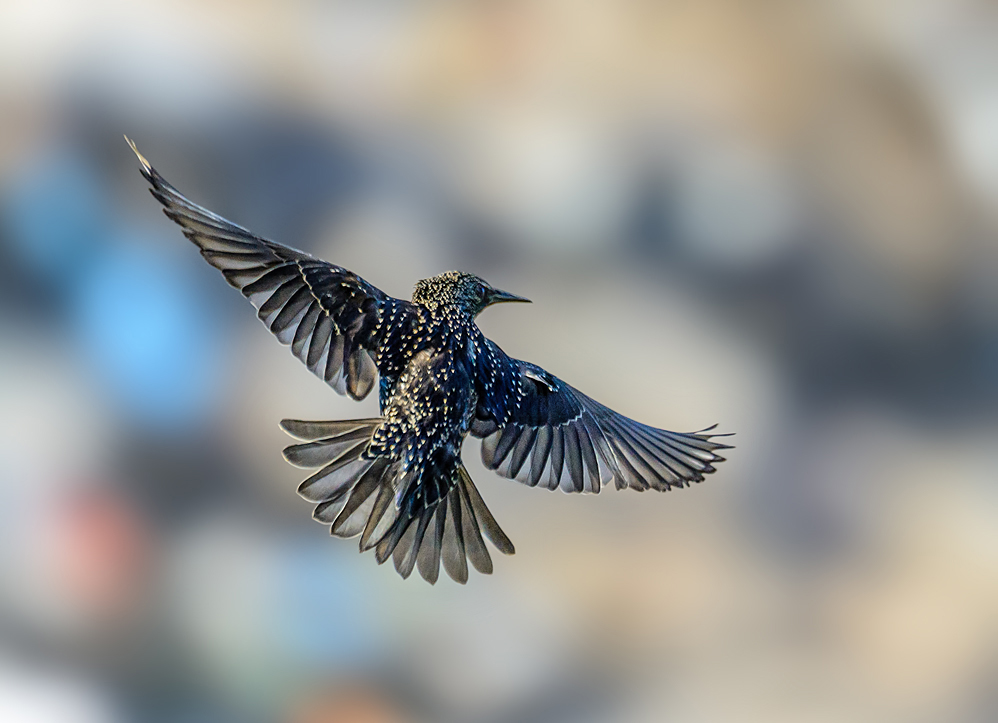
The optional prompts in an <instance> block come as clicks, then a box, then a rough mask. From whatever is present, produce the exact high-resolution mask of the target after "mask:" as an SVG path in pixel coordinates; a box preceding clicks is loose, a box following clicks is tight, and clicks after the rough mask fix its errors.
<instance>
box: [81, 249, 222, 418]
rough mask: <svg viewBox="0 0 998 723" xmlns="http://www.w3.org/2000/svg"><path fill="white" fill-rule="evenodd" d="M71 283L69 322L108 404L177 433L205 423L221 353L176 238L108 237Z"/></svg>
mask: <svg viewBox="0 0 998 723" xmlns="http://www.w3.org/2000/svg"><path fill="white" fill-rule="evenodd" d="M110 241H111V242H110V243H109V244H108V246H107V248H105V249H104V251H103V252H101V253H99V254H97V255H96V256H95V258H94V259H93V260H92V262H91V264H90V268H89V270H88V272H87V273H85V274H82V275H81V278H80V279H79V280H78V284H77V289H78V292H77V293H76V294H74V298H73V299H72V300H71V309H70V321H71V323H72V326H73V328H74V331H75V332H76V336H77V339H78V343H79V344H80V345H81V349H82V351H83V354H84V356H85V358H86V359H87V360H88V361H89V362H90V363H91V364H92V365H93V366H94V367H95V370H96V372H97V374H98V375H99V376H100V378H101V380H102V382H103V386H104V388H105V389H106V390H108V392H109V394H110V395H111V397H112V398H111V399H110V400H109V401H111V402H112V403H114V404H115V405H117V406H119V407H121V408H122V409H123V410H124V411H125V412H126V414H127V415H128V416H129V417H131V418H133V419H134V420H135V421H137V422H139V423H143V424H147V425H150V426H153V427H155V428H157V429H159V430H162V431H181V430H183V429H185V428H187V427H189V426H191V425H196V424H197V423H198V422H200V421H202V420H203V419H205V418H206V417H207V415H208V414H209V412H210V411H211V409H212V407H213V405H214V403H215V401H216V398H217V397H216V395H217V389H218V382H219V379H220V371H221V370H220V366H221V353H220V351H221V350H220V348H219V343H218V341H217V339H216V337H215V335H214V334H213V333H212V329H211V324H210V316H209V315H207V314H206V313H205V309H204V307H205V306H206V304H203V303H201V302H202V301H203V300H202V299H201V298H200V295H199V293H198V289H197V287H196V284H195V282H194V280H193V278H192V277H191V274H190V273H189V271H188V270H187V269H186V268H185V267H184V266H182V265H180V264H178V263H176V262H175V261H174V258H173V256H172V255H171V254H168V253H167V252H165V251H163V250H161V249H168V248H170V244H171V242H174V241H175V239H166V238H162V237H158V236H155V235H152V236H151V237H150V235H149V234H141V233H133V234H131V235H130V236H128V237H125V238H112V239H111V240H110Z"/></svg>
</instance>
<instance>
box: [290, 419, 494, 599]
mask: <svg viewBox="0 0 998 723" xmlns="http://www.w3.org/2000/svg"><path fill="white" fill-rule="evenodd" d="M381 422H382V419H381V418H380V417H376V418H373V419H354V420H345V421H330V422H307V421H300V420H293V419H285V420H283V421H282V422H281V428H282V429H283V430H284V431H285V432H287V433H288V434H290V435H291V436H293V437H296V438H298V439H300V440H302V442H303V443H302V444H293V445H291V446H289V447H287V448H286V449H285V450H284V458H285V459H286V460H288V462H290V463H291V464H293V465H295V466H297V467H304V468H310V469H314V468H318V470H317V471H316V472H315V473H314V474H312V475H311V476H310V477H308V478H307V479H306V480H305V481H304V482H302V483H301V485H299V487H298V494H300V495H301V496H302V497H304V498H305V499H306V500H308V501H310V502H315V503H316V507H315V511H314V512H313V517H314V518H315V519H316V520H318V521H319V522H322V523H323V524H328V525H329V526H330V533H331V534H333V535H335V536H337V537H343V538H349V537H355V536H357V535H360V551H361V552H364V551H366V550H370V549H371V548H377V549H376V553H375V554H376V558H377V561H378V564H381V563H383V562H384V561H385V560H387V559H388V558H389V557H392V559H393V562H394V564H395V569H396V570H397V571H398V573H399V574H400V575H401V576H402V577H403V578H408V577H409V575H410V574H412V571H413V569H414V568H415V567H418V568H419V573H420V575H422V577H423V579H425V580H426V581H427V582H429V583H430V584H433V583H435V582H436V581H437V578H438V577H439V574H440V563H441V562H443V566H444V569H445V570H446V571H447V574H448V575H450V576H451V577H452V578H453V579H454V580H456V581H457V582H459V583H462V584H464V583H465V582H467V581H468V560H471V564H472V565H473V566H474V568H475V569H476V570H478V571H479V572H481V573H484V574H486V575H488V574H490V573H491V572H492V558H491V557H490V556H489V552H488V549H487V548H486V546H485V542H484V539H488V540H489V541H490V542H491V543H492V544H493V545H494V546H495V547H496V548H497V549H498V550H499V551H500V552H503V553H505V554H507V555H512V554H513V552H514V548H513V543H512V542H510V540H509V538H508V537H507V536H506V534H505V533H504V532H503V531H502V529H501V528H500V527H499V524H498V523H497V522H496V520H495V518H494V517H493V516H492V513H491V512H490V511H489V509H488V507H487V506H486V505H485V501H484V500H483V499H482V496H481V495H480V494H479V492H478V490H477V489H476V487H475V483H474V482H473V481H472V480H471V477H470V475H469V474H468V471H467V470H466V469H465V468H464V465H463V464H462V463H461V461H460V460H459V459H453V458H452V459H451V460H449V461H448V462H449V463H448V465H447V467H446V469H442V470H437V469H428V470H427V471H426V472H424V473H423V477H424V479H423V480H421V481H420V482H419V483H418V484H417V485H414V489H413V490H410V491H409V492H408V493H407V494H405V496H404V500H403V502H402V505H401V506H400V507H399V506H396V504H395V496H396V488H397V486H398V482H399V476H400V465H399V464H398V463H397V462H392V461H391V460H388V459H385V458H384V457H373V458H371V457H368V456H367V455H365V454H364V452H365V451H366V450H367V447H368V444H369V443H370V441H371V438H372V436H373V435H374V432H375V431H376V430H377V428H378V427H379V426H380V425H381ZM430 490H432V493H431V492H430ZM483 535H484V539H483Z"/></svg>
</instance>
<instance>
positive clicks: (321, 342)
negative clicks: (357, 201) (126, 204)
mask: <svg viewBox="0 0 998 723" xmlns="http://www.w3.org/2000/svg"><path fill="white" fill-rule="evenodd" d="M126 140H128V139H127V138H126ZM128 144H129V145H130V146H131V147H132V150H133V151H135V155H136V156H138V158H139V161H140V162H141V163H142V175H143V176H145V178H146V180H147V181H149V183H150V184H151V186H152V188H151V189H150V191H151V192H152V195H153V196H155V197H156V199H157V200H158V201H159V202H160V203H162V204H163V212H164V213H165V214H166V215H167V216H168V217H169V218H171V219H172V220H173V221H175V222H176V223H177V224H178V225H180V227H181V228H182V229H183V232H184V235H185V236H187V238H189V239H190V240H191V241H193V242H194V243H195V244H196V245H197V246H198V248H200V249H201V255H202V256H204V258H205V260H207V261H208V263H209V264H211V265H212V266H214V267H215V268H216V269H218V270H219V271H221V272H222V275H223V276H225V280H226V281H228V282H229V283H230V284H231V285H232V286H235V287H236V288H237V289H239V290H240V291H241V292H242V293H243V296H245V297H246V298H247V299H249V300H250V301H251V302H252V303H253V305H254V306H255V307H256V308H257V315H258V316H259V317H260V320H261V321H263V323H264V324H265V325H266V326H267V328H268V329H270V330H271V331H272V332H273V333H274V334H275V335H276V336H277V339H278V340H279V341H280V342H281V343H282V344H286V345H287V344H290V345H291V351H292V352H293V353H294V355H295V356H296V357H298V358H299V359H301V360H302V361H303V362H304V363H305V364H306V365H307V366H308V368H309V369H310V370H312V372H313V373H314V374H316V375H317V376H319V377H321V378H322V379H324V380H325V381H326V382H327V383H328V384H329V385H330V386H332V387H333V388H334V389H335V390H336V391H338V392H339V393H340V394H349V395H350V396H351V397H352V398H354V399H363V398H364V397H366V396H367V394H368V393H369V392H370V391H371V389H372V388H373V387H374V382H375V379H376V377H377V374H378V372H379V371H381V372H382V373H385V371H386V369H385V368H386V366H388V365H390V364H391V360H390V359H387V358H383V354H382V350H384V349H387V348H390V345H389V343H388V342H389V341H390V340H389V339H387V338H386V337H387V336H388V335H389V334H400V333H404V330H405V328H406V327H407V325H408V324H409V323H411V320H412V305H411V304H410V303H409V302H407V301H402V300H400V299H396V298H393V297H391V296H388V295H387V294H385V293H384V292H383V291H381V290H379V289H377V288H375V287H374V286H372V285H371V284H369V283H367V282H366V281H364V279H362V278H360V277H359V276H357V275H356V274H354V273H352V272H350V271H347V270H346V269H344V268H340V267H339V266H334V265H333V264H330V263H327V262H325V261H322V260H321V259H316V258H313V257H312V256H310V255H309V254H306V253H304V252H303V251H298V250H296V249H293V248H289V247H287V246H282V245H281V244H278V243H274V242H273V241H268V240H267V239H264V238H261V237H259V236H257V235H255V234H253V233H252V232H250V231H248V230H246V229H245V228H243V227H242V226H237V225H236V224H234V223H232V222H231V221H227V220H225V219H224V218H222V217H221V216H218V215H216V214H214V213H212V212H211V211H209V210H207V209H205V208H202V207H201V206H198V205H197V204H195V203H192V202H191V201H189V200H187V199H186V198H185V197H184V196H183V194H181V193H180V192H179V191H178V190H177V189H175V188H174V187H173V186H171V185H170V184H169V183H167V182H166V180H165V179H164V178H163V177H162V176H161V175H159V173H158V172H157V171H156V169H155V168H153V167H152V166H151V165H150V164H149V162H148V161H147V160H146V159H145V158H143V156H142V154H141V153H139V151H138V149H137V148H136V147H135V144H134V143H132V141H131V140H128Z"/></svg>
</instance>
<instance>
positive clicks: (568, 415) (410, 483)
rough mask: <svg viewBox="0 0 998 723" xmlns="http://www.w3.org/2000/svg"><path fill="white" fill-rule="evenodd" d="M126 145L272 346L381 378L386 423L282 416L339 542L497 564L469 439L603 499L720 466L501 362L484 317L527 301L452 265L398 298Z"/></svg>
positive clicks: (334, 369)
mask: <svg viewBox="0 0 998 723" xmlns="http://www.w3.org/2000/svg"><path fill="white" fill-rule="evenodd" d="M126 140H127V139H126ZM128 143H129V145H131V147H132V150H133V151H134V152H135V154H136V156H138V159H139V161H140V163H141V164H142V165H141V171H142V175H143V176H145V178H146V180H147V181H148V182H149V183H150V184H151V186H152V188H151V189H150V190H151V192H152V195H153V196H154V197H155V198H156V199H157V200H158V201H159V202H160V203H161V204H163V207H164V209H163V210H164V212H165V213H166V215H167V216H168V217H169V218H170V219H172V220H173V221H175V222H176V223H177V224H179V225H180V227H181V228H182V230H183V233H184V235H185V236H187V238H189V239H190V240H191V241H193V242H194V243H195V244H196V245H197V246H198V248H199V249H200V250H201V255H202V256H203V257H204V258H205V259H206V260H207V261H208V263H210V264H211V265H212V266H214V267H215V268H217V269H218V270H219V271H221V272H222V274H223V276H225V280H226V281H228V282H229V284H231V285H232V286H235V287H236V288H237V289H239V290H240V291H241V292H242V294H243V296H245V297H246V298H248V299H249V300H250V301H251V302H252V303H253V305H254V306H255V307H256V308H257V315H258V316H259V317H260V319H261V320H262V321H263V323H264V324H265V325H266V326H267V328H269V329H270V331H271V332H273V333H274V334H275V335H276V336H277V339H278V341H280V342H281V343H282V344H285V345H290V347H291V351H292V353H293V354H294V355H295V356H296V357H298V358H299V359H300V360H301V361H303V362H304V363H305V365H306V366H307V367H308V368H309V369H310V370H311V371H312V372H313V373H314V374H316V375H317V376H319V377H321V378H322V379H323V380H324V381H325V382H326V383H327V384H329V385H330V386H331V387H333V388H334V389H335V390H336V391H337V392H339V393H340V394H346V395H348V396H350V397H351V398H353V399H358V400H359V399H363V398H364V397H366V396H367V395H368V393H369V392H370V391H371V390H372V389H374V385H375V382H377V381H379V380H380V382H379V384H378V397H379V402H380V409H381V416H380V417H376V418H372V419H353V420H347V421H319V422H317V421H300V420H292V419H285V420H284V421H282V422H281V427H282V428H283V429H284V431H285V432H287V433H288V434H289V435H291V436H292V437H294V438H296V439H298V440H300V441H301V442H300V443H299V444H293V445H291V446H289V447H287V448H286V449H285V450H284V457H285V459H287V460H288V461H289V462H290V463H291V464H293V465H296V466H298V467H303V468H308V469H315V470H317V471H316V472H314V473H313V474H312V475H311V476H309V477H308V478H307V479H306V480H305V481H304V482H302V483H301V485H300V486H299V487H298V493H299V494H300V495H301V496H302V497H304V498H305V499H306V500H308V501H309V502H312V503H315V505H316V507H315V510H314V513H313V516H314V518H315V519H316V520H318V521H320V522H322V523H324V524H327V525H329V526H330V531H331V533H332V534H333V535H336V536H337V537H344V538H349V537H354V536H357V535H359V536H360V550H361V552H363V551H365V550H369V549H372V548H374V550H375V556H376V558H377V561H378V563H379V564H381V563H383V562H384V561H385V560H387V559H388V557H389V556H391V557H392V558H393V560H394V564H395V569H396V570H397V571H398V573H399V574H400V575H401V576H402V577H403V578H406V577H408V576H409V575H410V574H411V573H412V571H413V568H414V567H418V568H419V572H420V574H421V575H422V576H423V578H425V579H426V580H427V581H429V582H430V583H431V584H432V583H434V582H436V580H437V577H438V575H439V570H440V563H441V561H442V562H443V566H444V569H445V570H446V571H447V573H448V574H449V575H450V576H451V577H452V578H453V579H454V580H456V581H457V582H459V583H464V582H466V581H467V579H468V561H469V560H470V561H471V564H472V565H473V566H474V567H475V569H477V570H478V571H479V572H482V573H486V574H488V573H491V572H492V559H491V557H490V556H489V551H488V549H487V548H486V546H485V542H484V539H488V540H489V541H490V542H491V543H492V544H493V545H494V546H495V547H496V548H497V549H498V550H499V551H500V552H503V553H505V554H507V555H511V554H513V543H512V542H510V540H509V538H508V537H507V536H506V535H505V533H504V532H503V531H502V529H500V527H499V525H498V524H497V523H496V520H495V518H494V517H493V516H492V513H491V512H490V511H489V509H488V507H486V505H485V502H484V500H483V499H482V497H481V495H480V494H479V492H478V490H477V489H476V487H475V484H474V482H472V480H471V477H470V476H469V475H468V471H467V470H466V469H465V467H464V464H463V463H462V461H461V445H462V442H463V441H464V438H465V437H466V436H467V435H468V434H472V435H474V436H476V437H479V438H481V439H482V461H483V462H484V463H485V466H486V467H488V468H489V469H492V470H495V471H496V472H497V473H498V474H500V475H502V476H503V477H507V478H510V479H515V480H518V481H520V482H522V483H524V484H527V485H529V486H531V487H544V488H546V489H549V490H554V489H561V490H563V491H565V492H592V493H596V492H599V491H600V489H601V487H602V486H603V485H606V484H609V482H610V481H611V480H612V481H613V484H614V485H615V486H616V487H617V488H618V489H622V488H625V487H630V488H632V489H636V490H639V491H640V490H646V489H649V488H650V489H654V490H660V491H665V490H669V489H671V488H673V487H685V486H687V485H689V483H690V482H700V481H701V480H702V479H703V476H704V475H705V474H709V473H711V472H713V471H714V464H715V463H717V462H720V461H722V460H723V457H721V456H719V455H718V454H717V450H719V449H725V448H728V445H724V444H721V443H719V442H717V441H715V438H716V437H717V436H719V435H716V434H712V433H711V430H712V429H713V428H714V427H708V428H707V429H704V430H701V431H699V432H693V433H689V434H683V433H678V432H669V431H666V430H664V429H656V428H654V427H649V426H647V425H645V424H641V423H640V422H636V421H634V420H633V419H628V418H627V417H624V416H623V415H620V414H617V413H616V412H614V411H612V410H610V409H608V408H607V407H604V406H603V405H602V404H600V403H599V402H596V401H595V400H593V399H590V398H589V397H587V396H586V395H585V394H583V393H582V392H580V391H579V390H577V389H575V388H573V387H571V386H569V385H568V384H566V383H565V382H563V381H562V380H561V379H559V378H558V377H556V376H554V375H553V374H550V373H549V372H547V371H545V370H544V369H541V368H540V367H539V366H536V365H534V364H531V363H529V362H525V361H520V360H518V359H513V358H511V357H509V356H507V355H506V354H505V353H504V352H503V350H502V349H500V348H499V346H498V345H497V344H496V343H495V342H493V341H491V340H490V339H487V338H486V337H485V335H484V334H482V332H481V330H479V328H478V326H477V325H476V324H475V318H476V317H477V316H478V314H479V313H481V311H482V310H483V309H485V308H486V307H488V306H491V305H492V304H497V303H502V302H522V301H527V299H524V298H522V297H520V296H515V295H514V294H510V293H508V292H505V291H500V290H498V289H495V288H493V287H492V286H490V285H489V284H488V283H486V282H485V281H484V280H482V279H481V278H479V277H478V276H475V275H473V274H468V273H462V272H458V271H448V272H446V273H443V274H440V275H439V276H434V277H433V278H431V279H424V280H422V281H419V282H418V283H417V284H416V287H415V290H414V291H413V294H412V300H411V301H404V300H402V299H396V298H393V297H391V296H389V295H387V294H385V293H384V292H382V291H380V290H379V289H377V288H375V287H374V286H372V285H371V284H369V283H367V282H366V281H365V280H364V279H362V278H360V277H359V276H357V275H356V274H354V273H352V272H350V271H347V270H346V269H344V268H341V267H339V266H334V265H333V264H330V263H327V262H325V261H322V260H320V259H317V258H314V257H312V256H310V255H309V254H306V253H304V252H302V251H297V250H295V249H293V248H289V247H287V246H282V245H281V244H278V243H274V242H273V241H268V240H266V239H264V238H261V237H260V236H257V235H255V234H253V233H252V232H250V231H248V230H247V229H245V228H243V227H241V226H237V225H236V224H234V223H232V222H230V221H227V220H225V219H224V218H222V217H221V216H218V215H216V214H214V213H212V212H211V211H208V210H206V209H204V208H202V207H201V206H198V205H196V204H194V203H192V202H191V201H189V200H187V198H185V197H184V196H183V195H182V194H181V193H180V192H179V191H177V190H176V189H175V188H174V187H173V186H171V185H170V184H169V183H167V182H166V181H165V180H164V179H163V177H162V176H160V175H159V173H158V172H157V171H156V170H155V169H154V168H153V167H152V166H151V165H149V162H148V161H146V159H145V158H143V156H142V154H140V153H139V151H138V149H137V148H136V147H135V144H134V143H132V141H130V140H129V141H128ZM715 426H716V425H715ZM483 538H484V539H483Z"/></svg>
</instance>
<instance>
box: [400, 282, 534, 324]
mask: <svg viewBox="0 0 998 723" xmlns="http://www.w3.org/2000/svg"><path fill="white" fill-rule="evenodd" d="M412 300H413V303H416V304H421V305H422V306H426V307H428V308H430V309H435V308H437V307H438V306H456V307H458V308H459V309H461V310H462V311H465V312H466V313H467V314H468V315H469V316H472V317H475V316H477V315H478V314H479V313H481V311H482V309H484V308H485V307H487V306H491V305H492V304H499V303H502V302H504V301H524V302H528V303H529V302H530V299H524V298H523V297H522V296H516V295H515V294H511V293H509V292H508V291H500V290H499V289H496V288H494V287H492V286H491V285H490V284H489V283H488V282H487V281H486V280H485V279H483V278H480V277H478V276H475V275H474V274H466V273H464V272H463V271H445V272H444V273H442V274H440V275H439V276H434V277H433V278H430V279H423V280H422V281H418V282H416V288H415V289H414V290H413V292H412Z"/></svg>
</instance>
